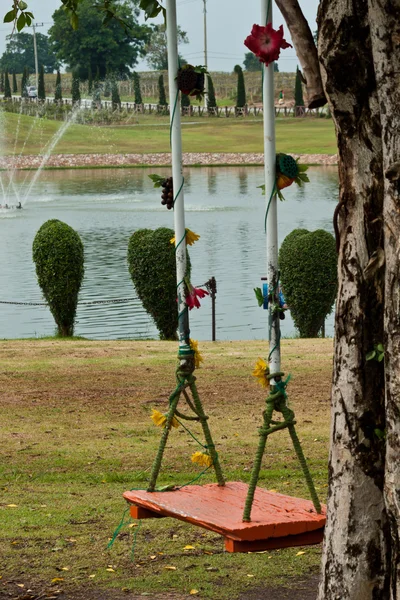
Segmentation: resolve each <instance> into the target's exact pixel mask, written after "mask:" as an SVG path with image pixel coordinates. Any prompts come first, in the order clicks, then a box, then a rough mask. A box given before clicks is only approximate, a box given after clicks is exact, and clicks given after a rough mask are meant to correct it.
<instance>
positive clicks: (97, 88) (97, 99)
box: [92, 68, 101, 108]
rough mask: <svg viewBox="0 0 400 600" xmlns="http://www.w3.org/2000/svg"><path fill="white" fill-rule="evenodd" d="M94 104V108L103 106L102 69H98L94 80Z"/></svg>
mask: <svg viewBox="0 0 400 600" xmlns="http://www.w3.org/2000/svg"><path fill="white" fill-rule="evenodd" d="M92 99H93V102H92V106H93V108H100V107H101V82H100V71H99V69H98V68H97V69H96V77H95V78H94V82H93V94H92Z"/></svg>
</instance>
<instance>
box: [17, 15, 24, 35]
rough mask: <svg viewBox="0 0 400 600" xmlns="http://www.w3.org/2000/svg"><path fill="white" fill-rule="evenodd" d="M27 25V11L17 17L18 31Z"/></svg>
mask: <svg viewBox="0 0 400 600" xmlns="http://www.w3.org/2000/svg"><path fill="white" fill-rule="evenodd" d="M25 25H26V17H25V13H23V12H22V13H21V14H20V15H19V17H18V19H17V31H18V32H20V31H21V30H22V29H23V28H24V27H25Z"/></svg>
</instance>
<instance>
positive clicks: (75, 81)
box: [71, 71, 81, 104]
mask: <svg viewBox="0 0 400 600" xmlns="http://www.w3.org/2000/svg"><path fill="white" fill-rule="evenodd" d="M71 96H72V104H79V102H80V101H81V91H80V88H79V75H78V73H77V72H76V71H72V85H71Z"/></svg>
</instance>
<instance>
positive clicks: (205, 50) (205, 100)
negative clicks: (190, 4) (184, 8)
mask: <svg viewBox="0 0 400 600" xmlns="http://www.w3.org/2000/svg"><path fill="white" fill-rule="evenodd" d="M203 4H204V9H203V14H204V66H205V68H206V69H207V65H208V60H207V7H206V4H207V0H203ZM204 79H205V81H204V89H205V92H206V93H205V94H204V107H205V108H207V102H208V98H207V92H208V79H207V75H205V77H204Z"/></svg>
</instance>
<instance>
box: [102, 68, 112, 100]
mask: <svg viewBox="0 0 400 600" xmlns="http://www.w3.org/2000/svg"><path fill="white" fill-rule="evenodd" d="M103 94H104V97H105V98H109V97H110V96H111V77H110V73H109V72H108V69H107V71H106V76H105V78H104V86H103Z"/></svg>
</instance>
